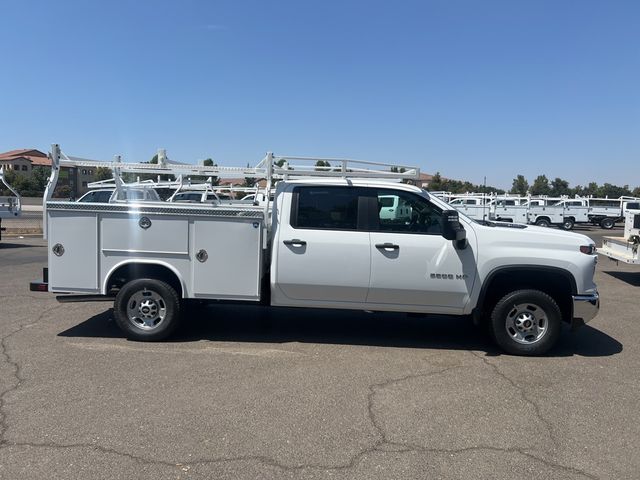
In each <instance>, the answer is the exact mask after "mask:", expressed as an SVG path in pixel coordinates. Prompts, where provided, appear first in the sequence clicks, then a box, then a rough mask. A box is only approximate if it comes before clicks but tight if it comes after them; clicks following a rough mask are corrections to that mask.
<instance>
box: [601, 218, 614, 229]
mask: <svg viewBox="0 0 640 480" xmlns="http://www.w3.org/2000/svg"><path fill="white" fill-rule="evenodd" d="M615 224H616V222H615V220H614V219H613V218H603V219H602V220H600V226H601V227H602V228H604V229H605V230H611V229H612V228H613V227H614V225H615Z"/></svg>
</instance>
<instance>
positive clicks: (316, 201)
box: [291, 187, 393, 230]
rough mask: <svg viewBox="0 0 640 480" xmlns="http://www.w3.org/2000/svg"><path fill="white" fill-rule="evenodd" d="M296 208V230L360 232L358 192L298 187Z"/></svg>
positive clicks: (293, 214)
mask: <svg viewBox="0 0 640 480" xmlns="http://www.w3.org/2000/svg"><path fill="white" fill-rule="evenodd" d="M296 196H297V201H296ZM391 200H392V201H393V199H391ZM292 207H293V208H292V215H291V220H292V223H291V225H292V226H293V227H294V228H311V229H323V230H356V229H357V226H358V189H356V188H344V187H298V188H296V189H295V191H294V204H293V206H292Z"/></svg>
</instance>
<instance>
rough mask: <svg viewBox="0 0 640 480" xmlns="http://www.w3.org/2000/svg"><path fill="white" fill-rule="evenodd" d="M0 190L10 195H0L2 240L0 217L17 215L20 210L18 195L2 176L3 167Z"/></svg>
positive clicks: (3, 229) (0, 175) (0, 225)
mask: <svg viewBox="0 0 640 480" xmlns="http://www.w3.org/2000/svg"><path fill="white" fill-rule="evenodd" d="M3 186H4V187H3ZM2 190H6V191H7V192H8V193H9V194H10V195H6V196H1V195H0V240H2V232H4V231H5V228H4V227H3V226H2V219H3V218H15V217H18V216H20V214H21V212H22V203H21V200H20V195H19V194H18V192H16V191H15V190H14V189H13V188H12V187H11V185H9V184H8V183H7V180H6V179H5V177H4V167H0V192H1V191H2Z"/></svg>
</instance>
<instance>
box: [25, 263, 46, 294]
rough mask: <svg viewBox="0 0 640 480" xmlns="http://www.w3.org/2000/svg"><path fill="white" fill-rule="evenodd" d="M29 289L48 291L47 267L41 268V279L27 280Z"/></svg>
mask: <svg viewBox="0 0 640 480" xmlns="http://www.w3.org/2000/svg"><path fill="white" fill-rule="evenodd" d="M29 290H30V291H32V292H48V291H49V269H48V268H47V267H44V268H43V269H42V280H40V281H35V282H29Z"/></svg>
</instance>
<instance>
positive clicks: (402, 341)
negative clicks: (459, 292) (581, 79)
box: [0, 229, 640, 480]
mask: <svg viewBox="0 0 640 480" xmlns="http://www.w3.org/2000/svg"><path fill="white" fill-rule="evenodd" d="M581 231H582V232H583V233H587V234H590V235H591V236H592V238H594V239H595V240H596V243H597V244H601V242H600V239H599V237H600V236H601V235H602V234H603V231H602V230H599V229H593V230H591V231H590V232H591V233H589V230H581ZM620 233H621V229H617V230H615V231H614V232H613V234H620ZM609 234H612V233H611V232H609ZM45 262H46V249H45V248H44V242H43V241H42V240H41V239H28V238H27V239H12V238H5V239H3V241H2V242H1V243H0V272H1V273H2V274H1V275H0V337H1V342H0V392H1V393H0V440H1V444H0V478H2V479H23V478H24V479H51V478H65V479H76V478H77V479H83V480H86V479H93V478H113V479H119V478H122V479H131V478H152V479H164V478H167V479H178V478H185V479H187V478H189V479H190V478H194V479H200V478H203V479H204V478H207V479H209V478H211V479H226V478H229V479H232V478H233V479H236V478H242V479H244V478H246V479H257V478H277V479H281V478H339V479H340V478H344V479H353V478H363V479H371V478H374V479H375V478H379V479H390V478H429V479H432V478H443V479H444V478H451V479H459V478H495V479H502V478H504V479H513V478H528V479H555V478H557V479H582V478H601V479H605V478H610V479H637V478H638V477H639V472H640V454H639V452H638V448H637V447H638V446H639V439H640V426H639V424H640V422H639V420H640V418H639V417H640V408H639V404H640V402H639V400H640V393H639V392H640V376H639V375H638V371H639V370H640V347H639V345H640V319H639V318H638V311H639V307H640V297H639V296H638V287H640V267H629V266H626V265H619V266H618V265H616V264H615V263H613V262H611V261H609V260H607V259H604V258H602V257H601V258H600V263H599V264H598V271H597V278H596V281H597V283H598V285H599V289H600V293H601V298H602V306H601V311H600V315H599V316H598V317H597V318H596V319H595V320H593V321H592V322H591V323H590V324H589V325H587V326H586V327H584V328H582V329H580V330H578V331H577V332H575V333H570V332H568V331H567V332H565V333H564V335H563V338H562V339H561V342H560V344H559V346H558V347H557V348H556V349H555V350H553V351H552V352H551V353H550V354H549V355H548V356H546V357H543V358H518V357H512V356H507V355H501V354H500V353H499V352H498V351H496V349H495V348H494V347H493V346H492V345H491V343H490V342H488V341H487V339H486V338H484V337H483V336H482V335H481V334H480V332H479V331H478V330H475V329H473V328H471V327H470V325H469V324H468V323H467V321H465V320H461V319H455V318H454V319H452V318H443V317H429V318H416V317H408V316H405V315H396V314H366V313H361V312H342V311H341V312H335V311H321V310H301V309H300V310H297V309H260V308H258V307H253V306H216V307H207V308H202V309H199V310H193V311H192V312H191V313H190V315H189V319H188V322H187V324H186V325H185V327H184V328H183V329H182V331H181V332H180V335H179V336H178V337H177V338H176V339H175V340H173V341H170V342H166V343H156V344H143V343H135V342H130V341H127V340H125V339H124V338H123V337H122V335H121V334H120V332H119V330H118V329H117V327H116V326H115V324H114V322H113V321H112V319H111V311H110V307H111V305H110V304H108V303H93V304H91V303H87V304H82V303H80V304H58V303H57V302H56V301H55V300H54V298H53V296H52V295H50V294H37V293H32V292H29V291H28V282H29V280H32V279H36V278H39V277H40V271H41V268H42V267H43V266H44V264H45Z"/></svg>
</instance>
